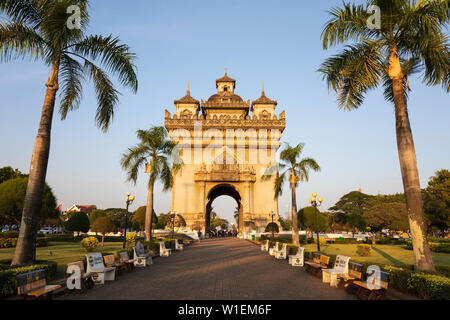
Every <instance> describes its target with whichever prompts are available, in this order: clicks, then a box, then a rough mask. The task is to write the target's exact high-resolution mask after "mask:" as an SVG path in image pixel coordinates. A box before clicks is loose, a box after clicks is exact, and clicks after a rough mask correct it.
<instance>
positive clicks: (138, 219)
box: [131, 206, 158, 231]
mask: <svg viewBox="0 0 450 320" xmlns="http://www.w3.org/2000/svg"><path fill="white" fill-rule="evenodd" d="M146 210H147V206H141V207H139V208H138V209H137V210H136V211H135V212H134V216H133V219H132V220H131V221H132V222H133V223H138V224H139V230H140V231H144V230H145V212H146ZM152 212H153V219H152V222H153V227H154V228H155V227H156V226H157V224H158V216H157V215H156V212H155V210H153V211H152Z"/></svg>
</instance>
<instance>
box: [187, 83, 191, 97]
mask: <svg viewBox="0 0 450 320" xmlns="http://www.w3.org/2000/svg"><path fill="white" fill-rule="evenodd" d="M187 95H188V96H190V95H191V90H190V88H189V81H188V88H187Z"/></svg>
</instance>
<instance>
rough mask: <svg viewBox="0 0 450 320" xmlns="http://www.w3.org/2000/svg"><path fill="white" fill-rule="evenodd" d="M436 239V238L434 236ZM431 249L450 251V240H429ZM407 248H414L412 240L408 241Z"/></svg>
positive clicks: (443, 251)
mask: <svg viewBox="0 0 450 320" xmlns="http://www.w3.org/2000/svg"><path fill="white" fill-rule="evenodd" d="M434 239H436V238H434ZM428 245H429V246H430V250H431V251H433V252H442V253H450V243H449V242H445V241H444V242H428ZM406 249H408V250H412V249H413V245H412V241H406Z"/></svg>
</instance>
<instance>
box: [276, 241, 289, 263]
mask: <svg viewBox="0 0 450 320" xmlns="http://www.w3.org/2000/svg"><path fill="white" fill-rule="evenodd" d="M286 251H287V243H283V245H282V246H281V249H280V250H278V251H276V252H275V258H277V259H280V260H286V258H287V252H286Z"/></svg>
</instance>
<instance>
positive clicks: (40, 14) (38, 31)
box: [0, 0, 138, 265]
mask: <svg viewBox="0 0 450 320" xmlns="http://www.w3.org/2000/svg"><path fill="white" fill-rule="evenodd" d="M77 3H78V8H79V9H80V18H81V20H80V22H81V25H80V27H81V28H80V29H73V30H71V29H69V28H68V27H67V21H68V18H69V14H67V13H66V12H67V9H68V7H69V6H70V5H73V1H70V0H0V16H4V17H5V18H0V61H6V62H7V61H10V60H13V59H16V58H27V57H28V58H30V59H31V60H38V59H39V60H42V61H43V62H44V63H45V64H46V65H47V66H48V67H49V68H50V77H49V79H48V82H47V83H46V87H47V89H46V94H45V99H44V105H43V108H42V114H41V120H40V124H39V128H38V133H37V137H36V140H35V144H34V150H33V155H32V158H31V166H30V178H29V180H28V185H27V192H26V197H25V203H24V208H23V213H22V223H21V227H20V233H19V239H18V242H17V246H16V250H15V252H14V257H13V260H12V264H13V265H15V264H24V263H31V262H33V261H35V257H36V248H35V241H36V232H37V226H38V225H37V224H38V222H39V211H40V207H41V203H42V194H43V190H44V183H45V176H46V174H47V164H48V158H49V152H50V135H51V124H52V119H53V111H54V107H55V100H56V93H57V91H58V89H59V88H61V93H60V108H59V113H60V115H61V118H62V119H65V118H66V117H67V114H68V113H69V111H72V110H75V109H77V108H78V107H79V105H80V102H81V96H82V87H83V82H84V81H85V80H86V78H89V79H91V80H92V81H93V83H94V86H95V92H96V95H97V100H98V107H97V113H96V116H95V119H96V122H97V125H98V126H99V127H100V128H101V129H102V130H103V131H104V132H106V131H107V129H108V127H109V125H110V123H111V120H112V117H113V115H114V109H115V107H116V105H117V103H118V95H119V92H118V91H117V90H116V89H115V87H114V85H113V83H112V82H111V80H110V79H109V77H108V73H111V74H113V75H115V76H117V77H118V80H119V82H120V84H121V85H123V86H126V87H130V88H131V89H132V91H133V92H136V91H137V88H138V81H137V77H136V72H135V66H134V64H133V61H134V59H135V55H134V54H133V53H131V52H130V51H129V47H128V46H127V45H124V44H120V43H119V39H118V38H113V37H112V36H107V37H103V36H98V35H85V31H86V28H87V25H88V20H89V16H88V12H87V7H88V0H84V1H78V2H77ZM96 61H98V62H99V63H100V65H102V66H103V67H104V68H105V69H102V68H100V67H99V66H98V65H97V64H96Z"/></svg>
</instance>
